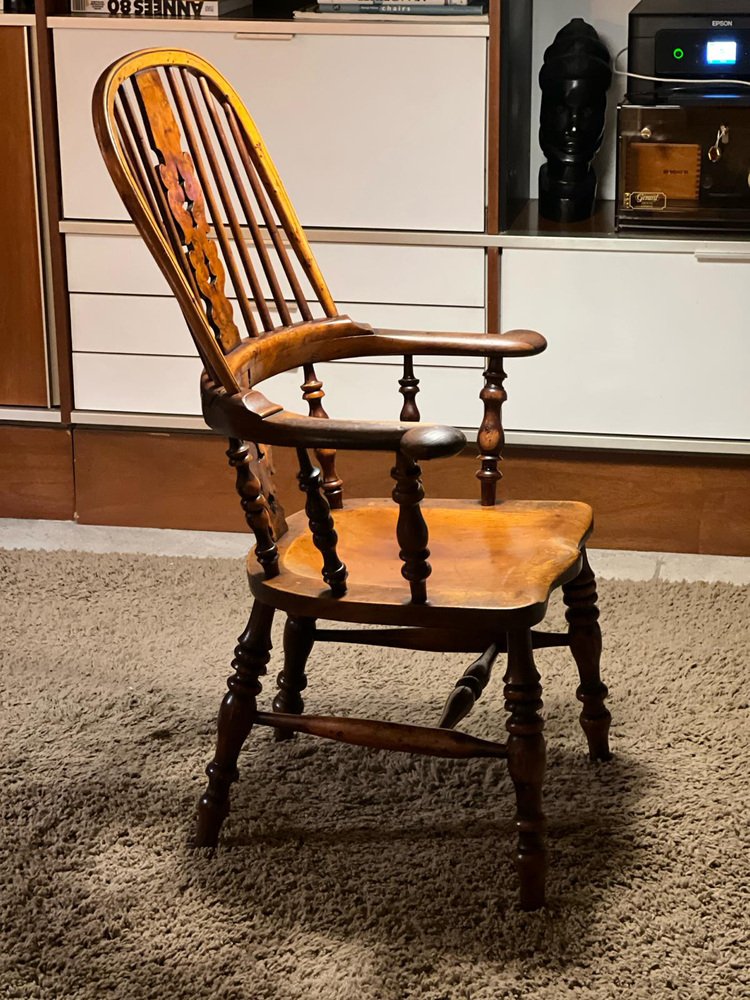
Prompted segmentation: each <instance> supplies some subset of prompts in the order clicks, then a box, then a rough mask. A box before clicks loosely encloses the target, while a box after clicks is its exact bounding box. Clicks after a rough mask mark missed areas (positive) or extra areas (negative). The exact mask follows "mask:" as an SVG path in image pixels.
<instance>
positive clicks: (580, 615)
mask: <svg viewBox="0 0 750 1000" xmlns="http://www.w3.org/2000/svg"><path fill="white" fill-rule="evenodd" d="M563 601H564V602H565V604H566V606H567V609H568V610H567V611H566V613H565V617H566V619H567V622H568V637H569V640H570V651H571V653H572V654H573V659H574V660H575V662H576V666H577V667H578V676H579V678H580V681H581V683H580V685H579V686H578V689H577V691H576V697H577V698H578V700H579V701H580V702H581V705H582V706H583V707H582V710H581V715H580V723H581V728H582V729H583V731H584V733H585V734H586V740H587V742H588V746H589V757H590V758H591V760H609V759H610V758H611V756H612V754H611V752H610V749H609V726H610V722H611V720H612V716H611V715H610V713H609V710H608V709H607V707H606V705H605V704H604V699H605V698H606V697H607V694H608V693H609V692H608V691H607V687H606V685H605V684H603V683H602V679H601V676H600V673H599V669H600V661H601V655H602V632H601V629H600V628H599V608H598V607H597V603H596V602H597V593H596V577H595V576H594V573H593V571H592V569H591V567H590V566H589V562H588V557H587V555H586V550H585V549H584V550H583V568H582V569H581V572H580V573H579V574H578V576H577V577H576V578H575V580H571V582H570V583H566V584H564V585H563Z"/></svg>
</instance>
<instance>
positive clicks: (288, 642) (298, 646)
mask: <svg viewBox="0 0 750 1000" xmlns="http://www.w3.org/2000/svg"><path fill="white" fill-rule="evenodd" d="M314 642H315V619H314V618H297V617H295V616H294V615H289V616H288V617H287V620H286V625H285V626H284V668H283V670H282V671H281V673H280V674H279V676H278V677H277V679H276V683H277V685H278V688H279V693H278V694H277V695H276V697H275V698H274V700H273V710H274V712H282V713H293V714H294V715H302V712H303V710H304V708H305V703H304V701H303V700H302V692H303V691H304V690H305V688H306V687H307V676H306V675H305V664H306V663H307V658H308V656H309V655H310V651H311V650H312V648H313V643H314ZM295 735H296V734H295V733H294V732H293V731H292V730H291V729H277V730H276V740H277V741H278V742H281V741H282V740H290V739H293V738H294V736H295Z"/></svg>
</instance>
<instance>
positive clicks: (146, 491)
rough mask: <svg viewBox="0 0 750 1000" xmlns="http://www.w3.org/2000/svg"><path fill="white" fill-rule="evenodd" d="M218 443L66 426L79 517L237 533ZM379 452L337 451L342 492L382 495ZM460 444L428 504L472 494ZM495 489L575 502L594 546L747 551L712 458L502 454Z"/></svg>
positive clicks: (281, 456)
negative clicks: (582, 508)
mask: <svg viewBox="0 0 750 1000" xmlns="http://www.w3.org/2000/svg"><path fill="white" fill-rule="evenodd" d="M224 449H225V444H224V441H223V440H222V439H219V438H214V437H213V436H211V435H203V434H152V433H144V432H138V431H109V430H81V429H79V430H76V432H75V455H76V482H77V510H78V516H79V519H80V520H81V521H82V522H83V523H87V524H124V525H140V526H149V527H170V528H198V529H206V530H219V531H241V530H244V519H243V517H242V515H241V512H240V509H239V503H238V501H237V499H236V496H235V493H234V486H233V477H232V473H231V472H230V470H229V468H228V467H227V465H226V459H225V457H224ZM274 461H275V465H276V470H277V489H278V493H279V495H280V497H281V500H282V503H283V504H284V506H285V508H286V511H287V513H291V512H293V511H295V510H298V509H300V507H301V506H302V503H301V494H300V493H299V491H298V489H297V486H296V482H295V478H294V477H295V473H296V466H295V459H294V455H293V454H291V453H290V452H288V451H286V450H282V449H276V450H275V452H274ZM391 464H392V461H391V456H390V455H389V454H387V453H382V454H364V453H361V452H342V453H340V455H339V462H338V466H339V471H340V473H341V475H342V476H343V478H344V481H345V491H346V495H348V496H350V497H365V496H388V495H390V490H391V489H392V486H393V484H392V481H391V479H390V468H391ZM476 468H477V463H476V458H475V455H474V452H473V450H472V449H467V451H466V452H465V453H464V454H462V455H460V456H458V457H456V458H453V459H445V460H442V461H436V462H430V463H425V464H424V470H423V471H424V482H425V489H426V491H427V495H428V497H430V496H431V497H438V496H444V497H464V498H472V499H473V498H476V497H477V496H478V484H477V481H476V479H475V478H474V474H475V472H476ZM503 471H504V473H505V478H504V479H503V481H502V483H501V494H502V495H503V496H506V497H509V498H517V499H523V498H526V499H535V500H547V499H550V500H552V499H571V500H586V501H587V502H589V503H591V505H592V506H593V507H594V511H595V515H596V531H595V534H594V538H593V539H592V544H593V545H594V546H596V547H599V548H622V549H643V550H652V551H665V552H702V553H716V554H725V555H750V464H748V462H747V461H745V460H743V459H736V458H717V457H715V456H670V455H651V454H644V453H638V454H633V453H623V452H620V453H613V452H609V453H604V452H589V451H586V452H584V451H578V452H574V451H568V450H563V449H555V450H552V449H540V448H536V449H535V448H508V449H507V452H506V461H505V462H504V463H503Z"/></svg>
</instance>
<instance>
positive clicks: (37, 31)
mask: <svg viewBox="0 0 750 1000" xmlns="http://www.w3.org/2000/svg"><path fill="white" fill-rule="evenodd" d="M34 10H35V17H36V23H35V25H34V39H35V44H36V51H37V72H38V74H39V92H38V93H39V104H38V114H39V118H40V121H41V132H42V137H43V144H44V150H43V155H42V156H41V158H40V159H41V171H40V172H41V174H42V175H43V177H44V189H43V193H42V198H43V200H44V203H45V206H46V210H47V212H46V214H47V220H48V224H47V227H46V237H47V241H48V247H49V261H48V263H49V272H48V278H49V284H50V286H51V299H52V302H51V307H52V311H53V314H54V317H55V324H54V326H55V328H54V338H55V345H56V348H57V350H56V352H55V354H56V359H55V362H56V364H55V367H56V369H57V371H56V374H57V388H58V395H59V401H60V416H61V418H62V420H63V422H64V423H67V422H68V421H69V420H70V413H71V410H72V407H73V350H72V343H71V337H70V302H69V299H68V274H67V266H66V260H65V237H64V236H63V234H62V233H61V232H60V229H59V226H58V221H59V220H60V219H63V218H64V217H65V216H64V212H63V207H62V193H61V192H62V177H61V168H60V158H59V156H57V155H55V153H54V151H56V150H57V149H58V147H59V134H58V124H57V123H58V113H57V100H56V87H55V62H54V52H53V48H52V32H51V31H50V30H49V28H48V27H47V17H48V16H52V15H54V14H62V13H66V14H67V13H68V12H69V10H70V8H69V6H68V5H67V3H66V2H65V0H35V3H34Z"/></svg>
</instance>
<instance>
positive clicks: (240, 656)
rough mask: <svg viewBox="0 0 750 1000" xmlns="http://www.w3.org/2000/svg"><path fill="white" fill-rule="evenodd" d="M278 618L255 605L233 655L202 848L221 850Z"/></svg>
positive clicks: (201, 814)
mask: <svg viewBox="0 0 750 1000" xmlns="http://www.w3.org/2000/svg"><path fill="white" fill-rule="evenodd" d="M273 616H274V609H273V608H271V607H269V606H268V605H267V604H261V603H260V602H259V601H255V603H254V604H253V610H252V612H251V614H250V620H249V622H248V623H247V628H246V629H245V631H244V632H243V633H242V635H241V636H240V638H239V639H238V642H237V647H236V648H235V651H234V659H233V660H232V666H233V667H234V674H233V675H232V676H231V677H230V678H229V679H228V680H227V687H228V688H229V690H228V691H227V693H226V694H225V695H224V700H223V701H222V703H221V708H220V709H219V723H218V730H219V731H218V736H217V740H216V754H215V755H214V759H213V760H212V761H211V763H210V764H209V765H208V767H207V768H206V774H207V775H208V787H207V788H206V791H205V792H204V793H203V796H202V797H201V799H200V801H199V802H198V829H197V833H196V838H195V844H196V846H197V847H216V845H217V843H218V841H219V831H220V830H221V825H222V823H223V822H224V820H225V819H226V817H227V814H228V813H229V788H230V786H231V784H232V782H233V781H236V780H237V778H238V776H239V775H238V772H237V759H238V757H239V755H240V750H241V749H242V746H243V744H244V742H245V740H246V739H247V737H248V736H249V734H250V730H251V729H252V726H253V720H254V718H255V713H256V711H257V706H256V698H257V697H258V695H259V694H260V690H261V685H260V681H259V677H261V676H262V675H263V674H265V672H266V664H267V663H268V660H269V657H270V652H271V624H272V622H273Z"/></svg>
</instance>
